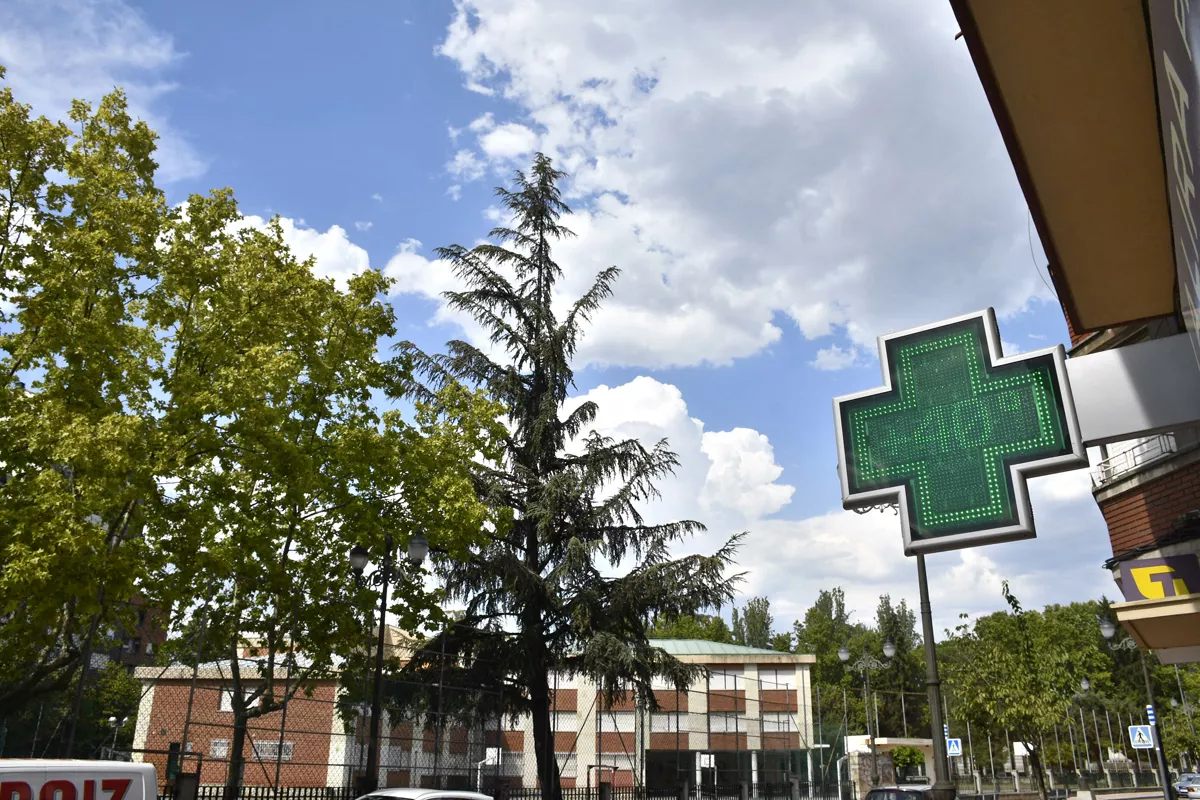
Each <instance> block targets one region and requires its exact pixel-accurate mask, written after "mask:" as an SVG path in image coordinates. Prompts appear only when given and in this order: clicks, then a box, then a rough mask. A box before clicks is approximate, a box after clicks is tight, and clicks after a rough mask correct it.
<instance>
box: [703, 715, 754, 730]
mask: <svg viewBox="0 0 1200 800" xmlns="http://www.w3.org/2000/svg"><path fill="white" fill-rule="evenodd" d="M708 726H709V730H710V731H712V732H713V733H739V732H745V730H746V725H745V723H744V722H742V721H741V720H739V719H738V715H737V714H735V713H733V712H721V713H715V714H709V715H708Z"/></svg>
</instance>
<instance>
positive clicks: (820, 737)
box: [808, 683, 825, 794]
mask: <svg viewBox="0 0 1200 800" xmlns="http://www.w3.org/2000/svg"><path fill="white" fill-rule="evenodd" d="M824 737H825V733H824V731H823V730H822V726H821V684H819V683H818V684H817V744H818V745H822V744H824V743H825V738H824ZM817 765H818V766H819V767H820V769H821V783H822V784H824V783H825V748H824V747H818V748H817ZM814 783H815V781H813V778H812V775H809V776H808V793H809V794H812V793H813V784H814Z"/></svg>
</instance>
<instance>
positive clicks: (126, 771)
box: [0, 758, 158, 800]
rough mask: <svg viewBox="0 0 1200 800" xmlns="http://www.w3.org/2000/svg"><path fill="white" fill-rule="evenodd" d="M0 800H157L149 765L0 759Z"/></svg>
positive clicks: (154, 778) (151, 765) (154, 782)
mask: <svg viewBox="0 0 1200 800" xmlns="http://www.w3.org/2000/svg"><path fill="white" fill-rule="evenodd" d="M0 800H158V780H157V778H156V776H155V774H154V765H153V764H134V763H130V762H128V761H67V760H56V759H16V758H0Z"/></svg>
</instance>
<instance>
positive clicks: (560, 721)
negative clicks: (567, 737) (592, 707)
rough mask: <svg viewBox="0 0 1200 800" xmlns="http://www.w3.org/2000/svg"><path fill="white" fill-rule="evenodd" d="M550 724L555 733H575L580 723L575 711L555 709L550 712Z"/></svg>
mask: <svg viewBox="0 0 1200 800" xmlns="http://www.w3.org/2000/svg"><path fill="white" fill-rule="evenodd" d="M550 724H551V725H553V726H554V732H555V733H575V732H576V731H577V730H579V723H578V720H577V718H576V715H575V712H574V711H555V712H553V713H551V714H550Z"/></svg>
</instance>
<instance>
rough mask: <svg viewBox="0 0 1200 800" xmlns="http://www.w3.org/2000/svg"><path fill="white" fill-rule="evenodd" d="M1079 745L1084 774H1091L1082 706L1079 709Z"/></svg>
mask: <svg viewBox="0 0 1200 800" xmlns="http://www.w3.org/2000/svg"><path fill="white" fill-rule="evenodd" d="M1079 744H1080V745H1082V747H1083V769H1084V770H1085V771H1086V772H1091V770H1090V769H1088V767H1090V766H1091V764H1090V763H1088V759H1089V758H1091V757H1092V754H1091V753H1089V752H1088V741H1087V722H1086V721H1085V720H1084V718H1083V706H1082V705H1081V706H1080V707H1079Z"/></svg>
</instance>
